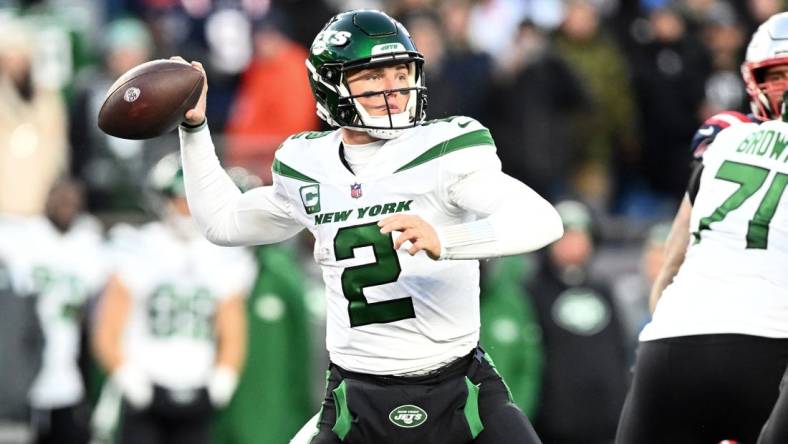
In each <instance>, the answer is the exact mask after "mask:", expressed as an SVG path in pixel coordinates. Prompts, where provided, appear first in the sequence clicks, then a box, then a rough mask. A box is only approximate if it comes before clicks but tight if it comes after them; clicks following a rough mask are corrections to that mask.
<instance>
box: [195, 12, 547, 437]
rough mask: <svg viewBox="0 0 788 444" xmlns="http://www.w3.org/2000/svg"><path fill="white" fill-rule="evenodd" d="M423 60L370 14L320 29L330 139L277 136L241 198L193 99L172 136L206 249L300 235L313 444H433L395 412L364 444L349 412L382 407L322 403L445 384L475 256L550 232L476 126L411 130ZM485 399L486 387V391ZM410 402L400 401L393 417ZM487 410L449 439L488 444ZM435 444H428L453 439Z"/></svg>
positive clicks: (475, 329)
mask: <svg viewBox="0 0 788 444" xmlns="http://www.w3.org/2000/svg"><path fill="white" fill-rule="evenodd" d="M423 62H424V60H423V57H422V56H421V54H420V53H418V51H417V50H416V49H415V47H414V46H413V42H412V41H411V39H410V36H409V35H408V33H407V30H405V28H404V27H402V25H401V24H399V23H397V22H396V21H394V20H393V19H391V18H390V17H388V16H387V15H385V14H383V13H381V12H379V11H369V10H359V11H350V12H347V13H343V14H339V15H337V16H335V17H334V18H332V19H331V20H330V21H329V22H328V24H326V27H324V28H323V30H322V31H321V32H320V33H319V34H318V36H317V38H316V39H315V42H314V43H313V45H312V48H311V50H310V56H309V58H308V60H307V61H306V64H307V71H308V75H309V79H310V83H311V85H312V90H313V93H314V95H315V98H316V100H317V108H318V115H319V116H320V117H321V118H323V119H324V120H325V121H326V122H328V123H329V124H331V125H332V126H335V127H340V129H338V130H335V131H330V132H327V133H315V132H307V133H301V134H296V135H294V136H291V137H290V138H288V139H287V140H286V141H285V142H284V143H283V144H282V146H281V148H280V149H279V150H278V151H277V153H276V158H275V161H274V166H273V172H274V183H273V186H268V187H261V188H258V189H255V190H252V191H250V192H247V193H241V192H240V191H239V190H238V189H236V188H235V187H234V186H233V184H232V182H231V181H230V179H229V178H228V177H227V176H226V175H225V173H224V172H223V170H222V168H221V167H220V164H219V161H218V159H217V157H216V154H215V153H214V147H213V144H212V142H211V138H210V133H209V131H208V128H207V126H206V123H205V117H204V107H205V96H203V98H202V99H201V101H200V102H199V103H198V105H197V107H196V108H195V109H192V110H189V111H188V112H187V114H186V116H185V118H186V120H185V125H184V126H182V127H181V153H182V156H183V163H184V172H185V179H186V192H187V196H188V198H189V203H190V206H191V208H192V210H193V212H194V215H195V218H196V219H197V221H198V222H199V224H200V225H201V227H202V229H203V231H204V233H205V234H206V236H207V237H208V238H209V239H210V240H212V241H214V242H217V243H220V244H224V245H245V244H264V243H271V242H278V241H281V240H284V239H287V238H289V237H291V236H294V235H295V234H297V233H298V232H300V231H301V230H303V229H304V228H306V229H307V230H309V231H310V232H311V233H312V235H313V236H314V238H315V247H314V258H315V260H316V261H317V262H318V263H319V264H320V266H321V267H322V270H323V279H324V281H325V285H326V297H327V310H328V326H327V346H328V351H329V356H330V360H331V363H332V371H334V372H335V376H336V378H333V377H332V378H329V379H330V381H329V387H328V389H327V398H326V401H325V402H324V404H323V414H322V415H323V416H322V418H321V421H320V433H319V434H318V435H317V436H316V438H315V440H314V441H313V442H340V441H342V442H371V440H376V439H383V440H384V442H388V441H387V440H391V439H394V440H395V441H392V442H401V443H406V442H411V441H410V439H416V440H417V441H414V442H431V439H427V438H425V437H424V435H423V434H424V433H426V430H425V429H429V430H432V431H434V433H436V434H437V435H435V436H439V435H440V434H441V433H442V432H441V431H442V430H443V429H442V428H443V427H448V428H449V429H450V428H451V427H450V426H449V422H450V421H449V422H442V423H439V422H437V419H436V420H435V421H436V423H435V424H432V423H428V424H426V425H425V426H424V427H423V428H421V429H419V428H415V427H416V426H418V425H420V424H421V423H422V422H423V420H422V421H420V422H419V423H418V424H416V425H415V426H414V425H412V424H408V425H402V424H398V423H397V421H400V420H402V419H401V418H408V420H410V419H411V418H413V417H414V416H413V415H416V416H415V417H418V418H425V419H426V417H429V416H430V414H429V413H428V414H426V415H424V416H421V414H420V413H413V412H411V411H409V410H408V411H407V413H404V411H403V412H402V413H401V414H400V415H395V414H394V412H392V414H391V415H390V416H391V418H390V421H388V422H386V425H385V427H392V429H391V430H392V432H391V433H392V435H390V436H386V437H381V436H379V435H378V434H376V433H379V430H382V429H381V428H380V427H377V426H374V425H372V424H373V423H374V422H375V421H377V420H378V418H376V417H374V416H373V415H372V414H371V413H370V412H365V410H367V409H375V408H380V409H384V407H382V406H383V405H386V401H385V400H383V401H381V400H379V399H378V400H370V403H369V404H368V405H367V404H364V405H365V406H360V405H359V406H358V407H357V408H356V407H355V405H357V403H362V404H363V403H364V401H362V398H363V397H362V396H360V395H352V392H353V389H352V388H348V389H347V390H348V392H349V393H350V395H349V396H347V397H344V396H342V395H337V396H339V397H340V398H341V401H337V403H336V404H335V402H334V401H335V399H334V398H333V395H332V394H331V393H332V391H334V390H344V389H345V387H346V385H345V383H347V387H352V386H353V384H355V383H357V382H354V381H359V380H360V379H364V378H371V379H372V380H373V381H379V378H378V379H376V378H375V377H377V376H380V377H395V378H404V379H403V380H405V381H407V380H408V379H407V378H410V377H416V378H419V377H425V375H428V374H431V375H432V374H441V373H442V374H444V375H445V374H447V372H449V370H447V369H451V368H454V367H452V365H454V366H457V365H460V366H465V367H467V366H468V365H469V364H470V361H471V360H472V359H471V358H472V355H473V352H474V349H476V347H477V342H478V340H479V300H478V298H479V264H478V262H477V261H476V260H475V259H481V258H487V257H493V256H502V255H510V254H518V253H523V252H526V251H531V250H535V249H538V248H540V247H542V246H544V245H546V244H547V243H549V242H552V241H553V240H555V239H557V238H558V237H560V236H561V233H562V225H561V221H560V218H559V216H558V214H557V213H556V211H555V209H554V208H553V207H552V206H551V205H550V204H549V203H548V202H546V201H545V200H544V199H543V198H541V197H540V196H538V195H537V194H536V193H535V192H533V191H532V190H531V189H530V188H528V187H527V186H525V185H524V184H522V183H520V182H519V181H517V180H515V179H513V178H511V177H509V176H507V175H505V174H504V173H502V172H501V165H500V161H499V160H498V157H497V156H496V154H495V145H494V142H493V139H492V136H491V135H490V132H489V131H488V130H487V129H486V128H484V127H483V126H482V125H481V124H480V123H479V122H477V121H476V120H474V119H471V118H468V117H452V118H447V119H441V120H434V121H427V122H425V121H424V107H425V105H426V87H425V85H424V80H423V75H422V64H423ZM193 63H194V65H195V66H196V67H198V68H201V66H200V65H199V63H196V62H193ZM449 259H466V260H449ZM477 351H478V350H477ZM482 355H483V353H481V354H479V355H478V356H482ZM463 359H467V361H462V360H463ZM479 359H480V358H479ZM487 365H488V364H482V366H483V367H484V366H487ZM463 369H464V368H463ZM488 370H489V372H490V373H494V370H492V369H491V368H488V367H484V369H483V370H480V374H481V373H483V372H484V371H488ZM340 373H342V374H341V375H340ZM350 373H353V374H355V375H363V376H356V377H351V376H349V375H350ZM474 377H476V378H479V377H480V376H479V375H475V376H474ZM471 379H473V378H471ZM340 381H341V382H340ZM453 381H460V382H461V381H462V379H456V380H453ZM469 381H471V380H470V379H469ZM469 383H470V382H469ZM497 383H500V384H502V383H501V382H500V378H498V379H497ZM489 387H490V390H495V389H494V388H493V387H494V385H493V383H490V385H489ZM501 387H503V386H502V385H501ZM462 389H463V390H466V388H465V386H464V385H462ZM472 391H473V390H471V392H472ZM364 392H367V391H366V390H364ZM381 393H383V392H381ZM466 395H468V393H466ZM386 396H388V395H386ZM392 396H393V395H392ZM469 396H471V398H469V399H472V398H473V397H472V395H469ZM384 398H385V396H384ZM344 402H347V403H348V405H350V406H351V407H350V409H351V410H356V412H357V413H356V414H357V415H358V416H359V418H360V421H357V422H356V423H354V425H352V426H351V424H350V423H349V422H346V418H345V417H343V416H342V415H339V416H337V415H335V412H336V410H340V411H344V410H343V409H344V408H345V407H344V405H343V404H342V403H344ZM507 402H508V401H507ZM415 403H416V401H413V400H412V399H410V398H409V401H408V403H407V405H416V404H415ZM337 404H338V405H337ZM403 404H405V402H404V401H403ZM395 407H396V406H395ZM400 407H402V406H400ZM498 407H499V405H498V404H495V406H492V404H491V405H490V406H480V409H479V410H480V413H481V419H480V421H478V422H477V421H476V420H475V419H474V418H470V419H468V418H466V420H467V421H466V422H467V424H469V429H468V427H465V428H466V429H468V430H465V431H463V430H460V431H458V432H457V433H459V434H463V433H466V432H467V433H468V434H469V436H470V437H471V438H476V439H477V442H493V441H495V440H496V439H497V440H498V441H496V442H502V441H500V439H503V438H502V436H503V435H500V433H504V432H503V431H502V430H503V429H504V428H505V427H506V426H503V425H500V426H496V425H495V421H496V419H494V418H493V417H495V416H496V415H495V414H493V412H494V411H495V409H497V408H498ZM500 407H501V409H505V408H506V407H504V404H501V406H500ZM409 408H410V407H409ZM419 408H420V407H419ZM474 408H476V407H474ZM389 410H390V409H389ZM405 410H407V409H405ZM468 410H469V411H470V410H471V407H468ZM474 411H475V410H474ZM498 413H499V414H500V415H499V417H500V418H506V417H511V418H514V416H507V414H506V413H503V411H498ZM387 414H388V412H387ZM435 414H436V418H437V417H438V416H437V412H436V413H435ZM517 418H518V419H516V420H512V422H511V423H509V425H511V424H515V425H512V426H511V430H510V431H509V432H506V433H511V434H512V436H515V437H518V438H511V439H519V441H518V442H536V440H537V439H536V438H535V435H533V433H532V430H530V425H528V423H527V420H526V419H525V417H524V416H523V415H522V413H519V416H518V417H517ZM520 418H521V419H520ZM482 423H484V425H485V427H481V424H482ZM409 428H412V430H410V431H408V429H409ZM332 429H333V430H332ZM482 429H484V432H482V431H481V430H482ZM452 430H453V429H452ZM409 433H410V434H417V435H418V434H421V436H420V437H419V436H415V435H414V436H413V437H409V435H408V434H409ZM431 433H432V432H431ZM447 433H448V435H446V434H444V435H443V436H442V439H443V440H442V442H454V441H453V439H455V438H452V435H451V433H452V432H451V431H449V432H447ZM480 433H481V434H480ZM419 440H420V441H419ZM485 440H486V441H485Z"/></svg>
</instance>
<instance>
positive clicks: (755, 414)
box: [617, 13, 788, 444]
mask: <svg viewBox="0 0 788 444" xmlns="http://www.w3.org/2000/svg"><path fill="white" fill-rule="evenodd" d="M742 73H743V76H744V80H745V82H746V84H747V91H748V93H749V94H750V96H751V99H752V101H751V103H752V111H753V114H752V115H751V116H745V115H742V114H739V113H722V114H719V115H716V116H713V117H712V118H710V119H709V120H707V122H706V124H704V126H703V127H702V128H701V129H700V130H699V131H698V136H696V138H695V140H694V141H693V148H694V153H695V156H696V158H697V159H698V163H697V167H696V169H695V174H694V175H693V179H692V181H691V183H690V186H689V189H688V193H687V196H686V197H685V199H684V201H683V202H682V205H681V208H680V209H679V211H678V214H677V215H676V218H675V220H674V224H673V228H672V232H671V234H670V237H669V239H668V245H667V247H666V252H667V258H666V263H665V265H664V266H663V269H662V271H661V272H660V275H659V277H658V278H657V281H656V283H655V286H654V288H653V290H652V306H654V305H655V306H656V309H655V311H654V315H653V319H652V321H651V322H650V323H649V324H648V325H647V326H646V327H645V328H644V330H643V331H642V333H641V335H640V341H641V343H640V347H639V351H638V358H637V364H636V367H635V377H634V380H633V385H632V387H631V389H630V393H629V396H628V399H627V402H626V404H625V407H624V411H623V413H622V417H621V422H620V424H619V430H618V437H617V442H618V443H621V444H630V443H631V444H648V443H666V442H670V443H685V442H686V443H698V442H709V443H711V442H714V443H716V442H719V441H721V440H723V439H732V440H735V441H737V442H755V440H756V439H757V437H758V434H759V431H760V429H761V426H762V425H763V423H764V422H765V421H766V419H767V417H768V416H769V412H770V409H771V407H772V405H773V404H774V401H775V399H776V397H777V393H778V386H779V383H780V379H781V376H782V374H783V371H784V370H785V368H786V364H787V363H788V273H786V272H785V265H786V264H788V193H784V191H785V188H786V186H788V150H786V149H785V148H786V146H787V145H788V123H786V122H785V121H783V118H784V117H785V116H784V103H785V101H784V94H785V92H786V90H788V13H781V14H777V15H775V16H773V17H771V18H770V19H769V20H768V21H766V22H765V23H764V24H763V25H761V26H760V28H759V29H758V31H757V32H756V33H755V34H754V35H753V38H752V40H751V42H750V44H749V46H748V49H747V56H746V60H745V62H744V64H743V65H742ZM775 442H777V441H775ZM779 442H788V441H785V440H783V441H779Z"/></svg>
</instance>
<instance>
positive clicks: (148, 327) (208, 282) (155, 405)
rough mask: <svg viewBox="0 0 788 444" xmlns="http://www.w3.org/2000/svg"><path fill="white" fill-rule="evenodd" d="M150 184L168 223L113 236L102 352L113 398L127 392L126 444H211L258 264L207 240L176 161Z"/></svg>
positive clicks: (99, 334) (97, 342)
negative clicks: (114, 391)
mask: <svg viewBox="0 0 788 444" xmlns="http://www.w3.org/2000/svg"><path fill="white" fill-rule="evenodd" d="M150 181H151V187H152V188H153V189H154V190H155V191H156V192H158V193H160V197H161V198H162V200H163V202H162V208H161V211H162V218H161V220H160V221H158V222H152V223H150V224H147V225H145V226H143V227H141V228H140V229H133V228H130V227H125V226H120V227H116V228H115V229H114V230H113V233H112V234H113V236H112V244H111V248H112V249H113V251H112V254H113V255H114V256H115V263H114V267H115V268H114V273H113V276H112V278H111V279H110V282H109V285H108V287H107V289H106V291H105V293H104V295H103V297H102V300H101V303H100V307H99V313H98V319H97V326H96V333H95V337H94V346H95V351H96V354H97V357H98V359H99V361H100V362H101V363H102V364H103V366H104V368H105V369H106V370H107V371H108V372H109V373H110V380H111V387H110V388H109V389H110V392H109V393H111V390H112V388H113V387H114V388H117V389H119V391H120V392H121V394H122V398H123V406H122V418H121V421H120V427H121V429H120V434H119V436H120V442H121V443H124V444H127V443H206V442H210V441H211V433H212V432H211V430H212V420H213V414H214V411H215V410H216V409H219V408H222V407H224V406H225V405H227V403H228V402H229V401H230V399H231V397H232V395H233V392H234V390H235V387H236V384H237V380H238V374H239V372H240V370H241V366H242V364H243V361H244V354H245V348H246V318H245V314H244V305H243V304H244V300H243V297H244V295H245V294H246V292H247V291H248V288H249V286H250V285H251V279H252V277H253V273H254V268H253V262H252V258H251V256H250V254H249V252H248V251H246V250H244V249H238V248H234V249H229V248H221V247H217V246H215V245H212V244H210V243H209V242H208V241H207V240H205V239H204V238H203V237H202V236H201V235H200V233H199V231H198V230H197V228H196V225H194V222H193V221H192V219H191V217H190V215H189V211H188V207H187V205H186V199H185V197H184V195H183V179H182V172H181V169H180V167H179V161H178V157H177V156H173V155H170V156H166V157H165V158H164V159H162V160H161V161H160V162H159V163H157V165H156V167H155V168H154V169H153V170H152V172H151V174H150ZM108 396H111V395H108ZM100 408H101V406H99V409H100ZM99 422H101V421H99ZM108 422H110V423H111V421H108Z"/></svg>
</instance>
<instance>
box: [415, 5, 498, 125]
mask: <svg viewBox="0 0 788 444" xmlns="http://www.w3.org/2000/svg"><path fill="white" fill-rule="evenodd" d="M448 3H451V6H446V5H444V6H442V8H444V9H442V10H443V11H445V12H446V14H447V16H451V17H456V16H460V15H462V14H465V15H467V12H468V7H467V3H466V2H463V1H450V2H448ZM449 8H450V9H451V10H449ZM441 16H442V17H446V16H443V15H441ZM457 20H466V19H464V18H462V17H457ZM446 21H447V19H446V18H444V21H443V22H441V21H439V20H438V18H437V17H436V16H435V15H432V14H422V15H410V16H409V19H408V21H407V22H406V23H405V26H407V27H408V30H409V31H410V33H411V36H412V37H413V41H414V42H415V44H416V47H417V48H419V51H421V52H422V53H423V54H424V58H425V59H426V60H429V63H426V64H425V65H424V66H425V69H426V72H425V75H426V76H428V78H429V79H430V80H429V81H430V98H429V109H430V116H431V117H433V118H443V117H449V116H456V115H463V116H470V117H474V118H476V119H480V120H482V121H484V120H486V114H485V111H486V109H485V107H486V101H487V99H488V96H489V92H490V81H491V77H492V75H491V74H492V59H491V58H490V56H488V55H487V54H485V53H481V52H476V51H473V50H472V49H471V48H470V46H469V45H468V41H467V39H466V34H465V32H464V31H463V32H462V33H461V34H460V35H457V34H455V33H456V32H457V31H456V30H453V29H452V30H450V29H449V28H447V27H446V26H445V22H446ZM463 29H464V28H463ZM446 35H450V36H449V37H448V38H446V37H445V36H446ZM457 91H463V94H457V93H456V92H457Z"/></svg>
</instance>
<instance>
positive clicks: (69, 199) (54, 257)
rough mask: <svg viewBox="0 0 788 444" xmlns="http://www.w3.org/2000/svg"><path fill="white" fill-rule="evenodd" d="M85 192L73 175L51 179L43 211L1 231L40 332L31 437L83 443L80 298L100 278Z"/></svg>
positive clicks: (97, 240) (99, 248) (97, 241)
mask: <svg viewBox="0 0 788 444" xmlns="http://www.w3.org/2000/svg"><path fill="white" fill-rule="evenodd" d="M83 204H84V192H83V188H82V186H81V185H80V184H79V183H77V182H76V181H74V180H70V179H62V180H59V181H58V182H56V183H55V185H54V186H53V187H52V189H51V191H50V193H49V196H48V198H47V201H46V208H45V216H41V217H25V218H18V219H14V221H13V222H9V224H10V225H12V226H11V227H9V226H8V225H6V226H5V228H6V229H3V230H2V234H0V258H2V259H4V260H5V261H6V262H7V266H8V270H9V276H10V280H11V285H12V287H13V288H14V290H15V292H16V293H17V294H29V295H32V296H33V297H34V298H35V300H36V314H37V318H38V323H39V325H40V326H41V330H42V332H43V339H44V342H43V350H42V355H41V367H40V369H39V370H38V372H37V374H36V377H35V379H34V380H33V382H32V386H31V388H30V393H29V400H30V406H31V408H32V425H33V433H34V440H35V442H37V443H86V442H87V440H88V419H89V415H90V414H89V410H88V406H87V405H86V396H85V394H86V390H85V384H84V383H83V380H84V378H83V374H82V372H81V371H80V366H79V358H80V352H81V336H82V325H83V320H84V318H85V316H84V315H85V312H86V310H85V307H86V305H87V303H88V302H89V301H90V300H91V299H92V298H93V297H94V296H96V295H97V293H98V292H99V291H100V290H101V288H102V287H103V286H104V284H105V281H106V267H105V266H104V264H105V261H104V257H103V243H102V231H101V225H100V224H99V223H98V221H97V220H96V219H94V218H93V217H91V216H89V215H87V214H85V213H83V212H82V210H83Z"/></svg>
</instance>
